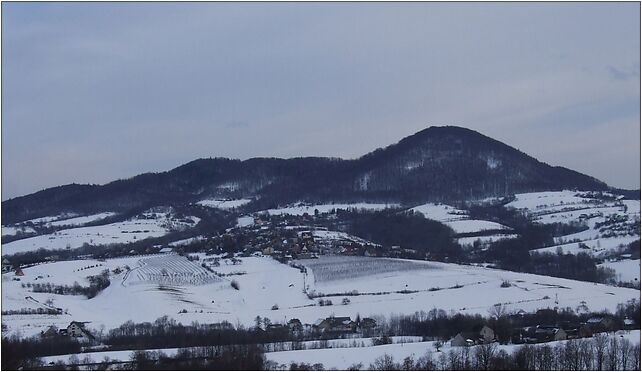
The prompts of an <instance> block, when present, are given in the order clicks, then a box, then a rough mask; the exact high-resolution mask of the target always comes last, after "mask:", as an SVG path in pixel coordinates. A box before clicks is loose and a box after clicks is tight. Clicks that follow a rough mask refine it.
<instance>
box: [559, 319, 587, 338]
mask: <svg viewBox="0 0 642 372" xmlns="http://www.w3.org/2000/svg"><path fill="white" fill-rule="evenodd" d="M560 327H561V328H562V329H563V330H564V332H566V339H567V340H572V339H577V338H587V337H592V336H593V332H591V329H590V328H589V327H588V326H587V325H586V324H578V323H571V322H561V323H560Z"/></svg>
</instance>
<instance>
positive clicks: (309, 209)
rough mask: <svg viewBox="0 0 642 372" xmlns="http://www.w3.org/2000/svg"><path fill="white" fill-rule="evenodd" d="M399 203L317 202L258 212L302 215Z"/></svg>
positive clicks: (389, 205)
mask: <svg viewBox="0 0 642 372" xmlns="http://www.w3.org/2000/svg"><path fill="white" fill-rule="evenodd" d="M397 207H399V204H381V203H354V204H316V205H304V204H302V203H301V204H297V205H293V206H289V207H284V208H276V209H268V210H265V211H260V212H257V213H268V214H270V215H278V214H289V215H294V216H302V215H303V214H305V213H307V214H309V215H314V211H315V210H317V211H319V213H329V212H330V211H332V210H333V209H344V210H348V209H354V210H374V211H376V210H383V209H388V208H397Z"/></svg>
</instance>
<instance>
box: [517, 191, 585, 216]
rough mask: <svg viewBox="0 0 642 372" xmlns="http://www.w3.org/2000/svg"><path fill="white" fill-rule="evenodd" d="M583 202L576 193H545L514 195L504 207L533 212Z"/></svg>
mask: <svg viewBox="0 0 642 372" xmlns="http://www.w3.org/2000/svg"><path fill="white" fill-rule="evenodd" d="M585 202H586V200H585V199H584V198H582V197H581V196H578V192H577V191H570V190H565V191H545V192H531V193H524V194H516V195H515V200H514V201H512V202H510V203H508V204H507V205H506V206H507V207H512V208H516V209H527V210H529V211H533V210H538V209H544V208H547V207H550V206H555V205H560V204H565V205H569V204H584V203H585Z"/></svg>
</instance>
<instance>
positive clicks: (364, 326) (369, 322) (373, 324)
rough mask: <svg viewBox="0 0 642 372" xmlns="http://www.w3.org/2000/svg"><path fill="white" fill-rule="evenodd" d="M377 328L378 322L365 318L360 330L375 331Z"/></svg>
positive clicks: (362, 320)
mask: <svg viewBox="0 0 642 372" xmlns="http://www.w3.org/2000/svg"><path fill="white" fill-rule="evenodd" d="M376 326H377V321H376V320H374V319H372V318H363V319H361V322H359V328H360V329H362V330H367V329H374V328H375V327H376Z"/></svg>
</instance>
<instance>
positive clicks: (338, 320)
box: [318, 316, 356, 333]
mask: <svg viewBox="0 0 642 372" xmlns="http://www.w3.org/2000/svg"><path fill="white" fill-rule="evenodd" d="M318 328H319V330H321V331H322V332H324V333H350V332H354V331H355V329H356V324H355V323H354V322H353V321H352V320H351V319H350V317H348V316H343V317H333V316H331V317H329V318H325V319H324V320H323V321H321V323H320V324H319V325H318Z"/></svg>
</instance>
